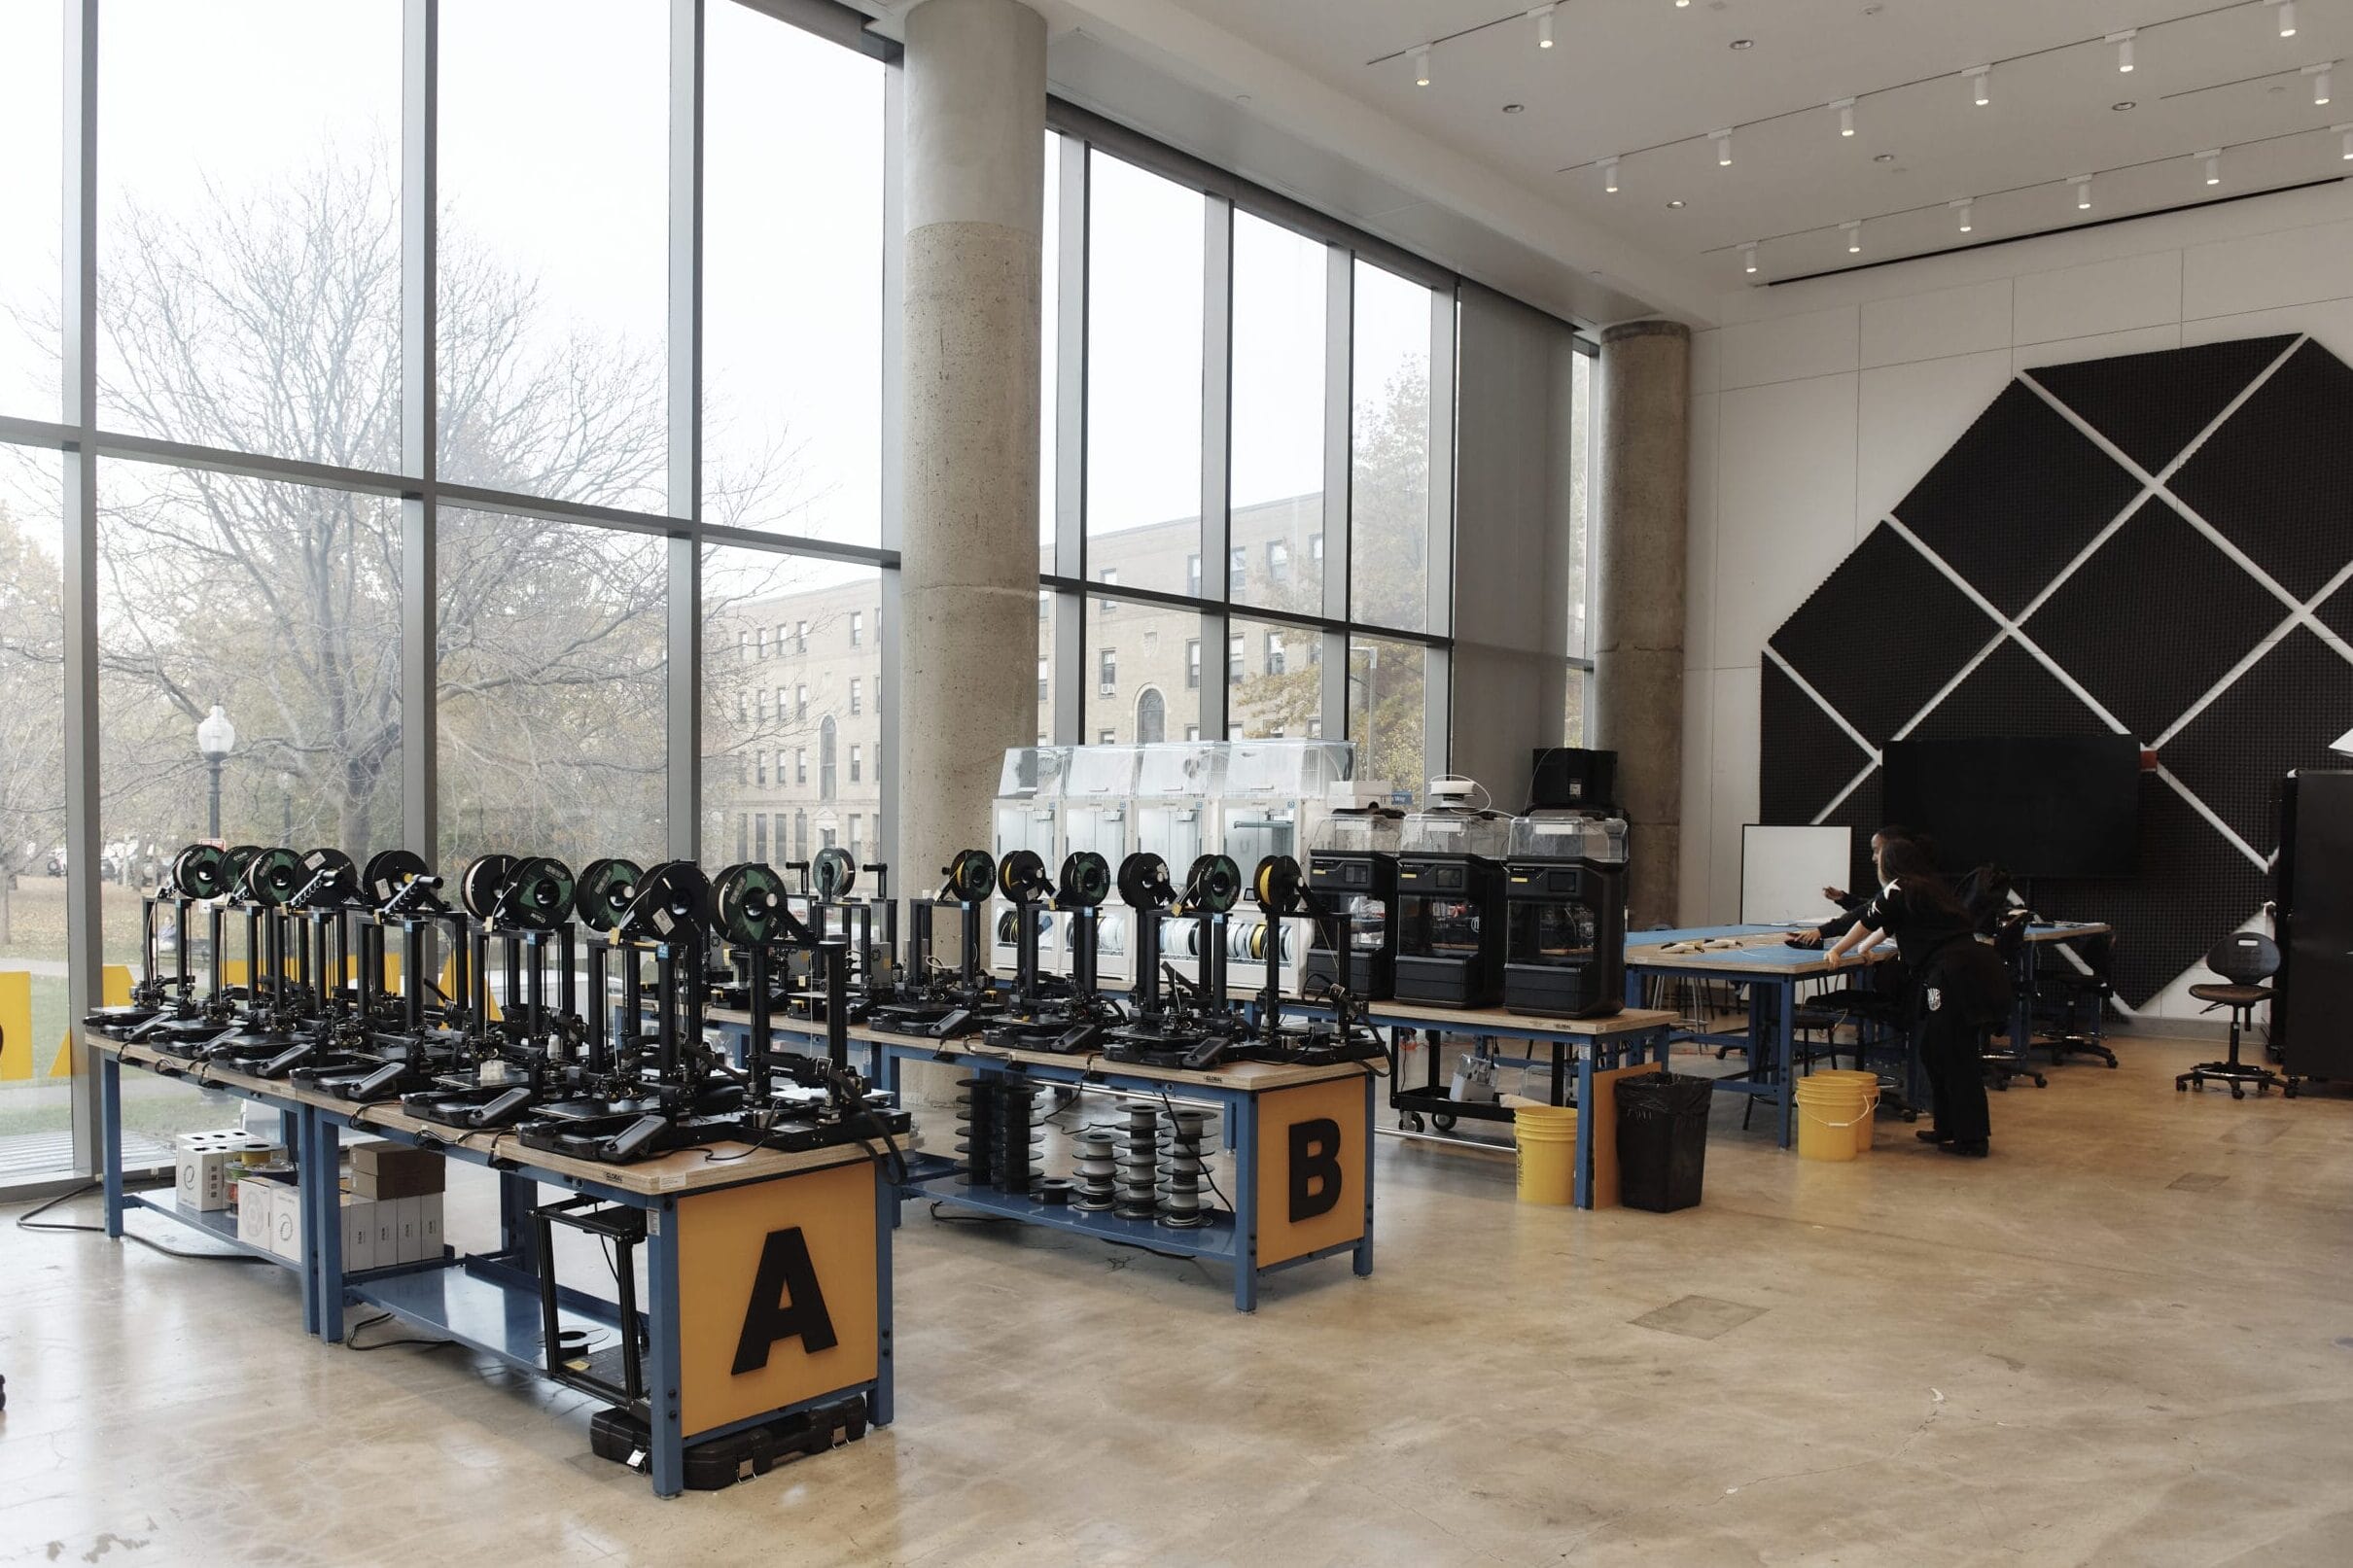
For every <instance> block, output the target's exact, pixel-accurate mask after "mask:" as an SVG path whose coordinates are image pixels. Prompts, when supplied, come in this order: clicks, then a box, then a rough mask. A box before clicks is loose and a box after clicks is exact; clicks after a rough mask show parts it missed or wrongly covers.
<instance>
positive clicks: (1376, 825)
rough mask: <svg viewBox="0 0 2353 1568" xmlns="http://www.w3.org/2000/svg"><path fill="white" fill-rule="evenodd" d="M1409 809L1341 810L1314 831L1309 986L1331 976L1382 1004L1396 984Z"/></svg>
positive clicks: (1310, 852)
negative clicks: (1401, 864)
mask: <svg viewBox="0 0 2353 1568" xmlns="http://www.w3.org/2000/svg"><path fill="white" fill-rule="evenodd" d="M1404 821H1405V814H1404V813H1403V812H1401V811H1398V810H1396V809H1395V808H1393V807H1389V806H1382V805H1377V804H1368V805H1362V806H1348V807H1343V808H1341V809H1340V810H1338V811H1334V812H1332V813H1331V814H1330V815H1328V816H1326V817H1325V818H1324V819H1322V820H1321V821H1320V822H1319V823H1318V824H1317V826H1316V828H1315V829H1314V831H1313V843H1312V845H1311V847H1310V848H1309V850H1308V857H1307V886H1308V890H1309V892H1311V893H1312V894H1314V895H1315V897H1316V900H1317V906H1318V908H1317V920H1316V939H1315V942H1314V944H1313V945H1312V946H1310V947H1309V949H1308V954H1307V983H1308V984H1309V985H1310V986H1314V985H1316V984H1317V982H1318V981H1328V982H1331V983H1333V984H1337V985H1339V986H1341V987H1343V988H1344V989H1346V990H1347V991H1348V992H1349V993H1351V994H1352V995H1354V996H1356V997H1358V998H1360V999H1363V1000H1369V1001H1378V1000H1380V999H1382V998H1385V997H1387V996H1389V995H1392V994H1394V993H1395V990H1396V983H1397V923H1396V920H1395V919H1394V915H1395V911H1396V903H1397V851H1398V848H1399V846H1400V843H1401V838H1402V832H1401V830H1402V827H1403V824H1404Z"/></svg>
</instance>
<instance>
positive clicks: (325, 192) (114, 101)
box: [10, 0, 527, 469]
mask: <svg viewBox="0 0 2353 1568" xmlns="http://www.w3.org/2000/svg"><path fill="white" fill-rule="evenodd" d="M10 9H12V10H29V9H46V10H50V11H56V10H58V9H60V8H58V7H56V6H53V5H48V6H39V7H36V6H34V5H31V4H25V5H19V6H14V7H11V8H10ZM100 17H101V29H100V36H99V53H100V56H101V57H102V58H103V59H104V60H105V62H106V63H105V67H104V73H103V77H102V86H103V90H102V92H101V95H100V98H99V114H98V140H99V146H100V149H101V152H102V156H101V157H100V158H99V160H98V177H99V192H98V198H99V228H98V234H99V254H98V310H99V319H100V323H101V335H102V346H103V351H102V353H101V354H100V357H99V361H98V418H99V420H100V422H101V423H103V424H104V425H106V426H107V427H109V428H110V429H115V430H122V431H128V432H134V433H137V434H140V435H146V436H166V437H169V438H171V439H173V440H180V441H190V442H193V443H195V444H198V445H202V446H212V447H220V448H223V449H226V450H229V451H238V452H260V453H264V454H267V455H270V456H274V457H298V458H306V459H309V460H310V461H312V462H318V463H331V464H335V465H337V466H340V467H345V468H359V469H390V468H393V467H395V466H396V465H397V461H398V457H399V450H400V447H399V421H398V419H397V418H396V417H395V415H396V413H397V410H398V409H399V407H400V397H401V382H400V356H399V354H398V352H397V346H398V343H399V340H400V324H401V213H400V192H401V171H400V163H399V157H400V154H399V146H400V142H399V137H398V136H397V134H394V133H395V131H396V130H397V127H398V126H399V125H400V122H401V36H400V23H401V6H400V4H399V0H340V3H338V4H335V5H332V6H322V5H317V4H314V3H312V0H236V3H234V4H229V5H207V6H191V5H184V4H180V3H178V0H109V3H108V4H107V5H106V6H104V7H103V8H102V9H101V12H100ZM493 96H496V97H498V98H500V99H501V100H502V101H503V100H504V99H505V97H506V96H507V95H506V94H504V93H494V94H493ZM16 152H17V150H16V149H14V148H12V149H11V150H10V155H11V157H15V156H16ZM519 293H520V291H519V290H517V289H516V288H515V287H514V280H512V279H511V277H509V279H507V280H506V297H505V299H504V301H503V302H502V304H501V305H499V306H498V307H495V308H496V309H497V310H498V313H499V314H500V315H501V316H503V317H505V318H506V320H505V321H504V322H502V323H501V326H502V327H503V328H509V327H513V326H518V325H519V324H520V322H521V320H522V318H523V317H524V316H525V315H526V314H527V310H526V307H524V306H523V305H522V304H521V303H519V301H518V298H517V296H518V295H519ZM460 308H471V307H468V306H461V307H460ZM476 325H478V324H469V325H468V326H467V327H466V329H465V330H466V331H467V334H468V335H469V337H476V338H479V339H480V340H481V341H482V344H483V347H484V349H485V351H488V350H489V348H490V345H491V344H494V343H497V342H499V341H501V338H500V336H499V334H498V333H497V332H490V331H475V326H476ZM475 390H477V391H478V390H479V383H478V382H477V383H476V384H475Z"/></svg>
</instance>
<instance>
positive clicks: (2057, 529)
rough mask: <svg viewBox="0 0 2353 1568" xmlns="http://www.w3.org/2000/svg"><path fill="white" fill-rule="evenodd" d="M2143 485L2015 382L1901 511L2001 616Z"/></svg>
mask: <svg viewBox="0 0 2353 1568" xmlns="http://www.w3.org/2000/svg"><path fill="white" fill-rule="evenodd" d="M2139 489H2140V484H2139V482H2138V481H2137V480H2135V479H2134V478H2133V477H2132V475H2131V474H2130V473H2129V472H2127V471H2126V470H2125V469H2124V468H2123V467H2122V466H2121V465H2119V464H2118V463H2117V462H2116V461H2115V460H2114V459H2113V458H2111V457H2109V456H2108V455H2107V454H2106V453H2105V452H2102V451H2101V450H2100V449H2099V448H2098V447H2097V446H2095V445H2094V444H2092V441H2091V439H2090V436H2086V435H2085V434H2084V433H2083V432H2082V431H2079V430H2077V429H2076V428H2075V427H2074V426H2073V425H2070V424H2069V423H2067V420H2066V418H2065V417H2064V416H2063V415H2061V414H2060V413H2059V412H2058V410H2056V409H2054V408H2053V407H2052V406H2051V405H2050V404H2049V403H2047V402H2045V401H2043V399H2042V396H2041V394H2039V393H2037V392H2035V391H2034V390H2033V389H2032V388H2030V387H2028V386H2027V385H2025V383H2023V382H2020V381H2013V382H2011V383H2010V386H2009V388H2008V389H2007V390H2006V391H2004V392H2003V393H2002V395H2001V396H2000V397H1998V398H1996V399H1994V400H1993V403H1992V405H1991V406H1990V407H1988V408H1987V409H1986V410H1985V411H1984V413H1982V414H1980V415H1979V416H1978V420H1977V423H1976V424H1974V425H1972V426H1970V427H1969V430H1968V432H1967V434H1965V435H1964V436H1961V438H1960V439H1959V440H1958V441H1955V442H1954V443H1953V445H1952V449H1951V450H1950V451H1949V452H1947V453H1946V454H1945V455H1944V457H1943V458H1941V459H1939V460H1938V462H1937V465H1936V467H1935V468H1933V469H1931V470H1928V477H1926V478H1925V479H1922V480H1921V481H1920V482H1919V483H1918V485H1916V486H1914V489H1913V492H1912V494H1910V495H1908V496H1906V497H1905V498H1904V499H1903V502H1902V503H1901V504H1900V505H1897V507H1896V509H1895V516H1896V520H1897V521H1898V522H1901V523H1902V524H1903V525H1904V526H1905V527H1906V528H1908V529H1910V530H1912V532H1913V533H1914V535H1915V536H1917V537H1918V539H1919V540H1920V542H1921V543H1923V544H1925V545H1927V546H1928V547H1929V548H1930V549H1932V550H1934V551H1935V552H1936V553H1937V554H1939V555H1941V556H1943V557H1944V558H1945V560H1946V561H1947V562H1948V563H1949V564H1950V566H1951V567H1952V569H1953V570H1954V571H1956V572H1958V573H1959V574H1960V575H1962V576H1963V577H1964V578H1966V579H1967V580H1968V581H1969V583H1970V584H1971V585H1972V586H1973V587H1975V588H1976V589H1977V590H1978V592H1980V593H1982V594H1984V596H1985V598H1986V599H1987V600H1988V601H1989V602H1990V603H1992V604H1993V605H1994V606H1995V607H1996V608H1998V609H1999V610H2001V611H2002V612H2003V613H2004V614H2007V615H2015V614H2017V613H2018V612H2019V610H2023V609H2025V608H2026V606H2027V605H2028V604H2029V603H2031V602H2032V601H2033V599H2034V596H2035V595H2036V594H2038V593H2040V592H2042V591H2043V589H2044V587H2045V586H2047V585H2048V584H2049V583H2050V581H2051V579H2052V577H2053V576H2054V575H2056V574H2057V573H2058V570H2059V569H2060V568H2061V567H2063V566H2065V565H2066V564H2067V563H2068V562H2069V561H2071V560H2073V559H2075V557H2076V556H2077V555H2078V554H2080V553H2081V552H2082V550H2083V548H2084V546H2085V545H2087V544H2089V543H2090V542H2091V540H2092V536H2094V535H2095V534H2097V533H2098V532H2099V531H2100V530H2101V529H2103V528H2105V527H2107V526H2108V525H2109V524H2110V523H2112V522H2114V521H2115V520H2116V516H2117V514H2118V513H2119V512H2121V511H2123V510H2124V509H2125V504H2126V503H2128V502H2130V501H2131V499H2132V498H2133V496H2134V494H2136V493H2137V492H2138V491H2139Z"/></svg>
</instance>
